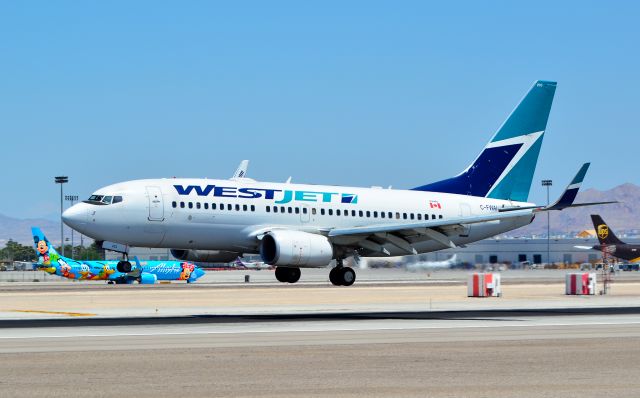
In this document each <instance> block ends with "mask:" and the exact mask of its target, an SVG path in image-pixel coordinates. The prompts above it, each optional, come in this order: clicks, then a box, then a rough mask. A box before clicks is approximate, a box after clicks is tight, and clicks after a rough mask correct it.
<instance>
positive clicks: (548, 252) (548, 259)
mask: <svg viewBox="0 0 640 398" xmlns="http://www.w3.org/2000/svg"><path fill="white" fill-rule="evenodd" d="M551 185H553V181H552V180H542V186H543V187H547V206H549V187H550V186H551ZM549 213H550V212H549V211H547V264H551V246H550V241H549V238H550V236H549V235H550V227H549V225H550V224H551V218H550V214H549Z"/></svg>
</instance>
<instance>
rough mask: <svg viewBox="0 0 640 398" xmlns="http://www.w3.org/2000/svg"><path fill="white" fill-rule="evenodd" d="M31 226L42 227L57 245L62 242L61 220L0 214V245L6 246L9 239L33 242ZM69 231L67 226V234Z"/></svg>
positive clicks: (24, 243) (27, 243)
mask: <svg viewBox="0 0 640 398" xmlns="http://www.w3.org/2000/svg"><path fill="white" fill-rule="evenodd" d="M31 227H40V229H42V231H43V232H44V233H45V234H46V235H47V238H48V239H49V240H51V241H52V242H54V244H55V245H59V244H60V222H55V221H51V220H47V219H44V218H36V219H19V218H13V217H8V216H5V215H2V214H0V247H4V246H5V245H6V243H7V241H8V240H9V239H13V240H14V241H16V242H18V243H22V244H23V245H30V244H32V243H33V241H32V239H33V238H32V237H31ZM67 233H69V232H68V228H65V236H67V235H66V234H67Z"/></svg>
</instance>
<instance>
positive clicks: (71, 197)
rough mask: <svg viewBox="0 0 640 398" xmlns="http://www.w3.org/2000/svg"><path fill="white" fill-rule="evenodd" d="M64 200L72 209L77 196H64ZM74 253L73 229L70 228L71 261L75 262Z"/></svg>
mask: <svg viewBox="0 0 640 398" xmlns="http://www.w3.org/2000/svg"><path fill="white" fill-rule="evenodd" d="M64 200H66V201H69V202H71V207H73V204H74V203H75V202H77V201H78V195H64ZM81 240H82V238H81ZM74 251H75V246H74V245H73V228H71V259H73V260H75V257H74V254H73V253H74Z"/></svg>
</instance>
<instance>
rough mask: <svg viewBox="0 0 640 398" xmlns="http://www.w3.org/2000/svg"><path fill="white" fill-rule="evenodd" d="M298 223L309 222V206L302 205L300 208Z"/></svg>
mask: <svg viewBox="0 0 640 398" xmlns="http://www.w3.org/2000/svg"><path fill="white" fill-rule="evenodd" d="M300 207H301V209H300V221H302V222H303V223H307V222H309V220H310V218H311V214H310V213H311V209H310V208H309V206H307V205H305V204H303V205H302V206H300Z"/></svg>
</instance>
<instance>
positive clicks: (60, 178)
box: [55, 176, 69, 256]
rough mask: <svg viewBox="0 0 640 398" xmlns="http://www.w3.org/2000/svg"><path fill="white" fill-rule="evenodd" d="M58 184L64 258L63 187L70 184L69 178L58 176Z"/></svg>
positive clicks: (61, 248)
mask: <svg viewBox="0 0 640 398" xmlns="http://www.w3.org/2000/svg"><path fill="white" fill-rule="evenodd" d="M55 182H56V184H60V251H61V252H62V255H63V256H64V227H63V226H64V224H63V222H62V212H63V211H64V202H63V201H62V196H63V195H62V186H63V185H64V184H66V183H67V182H69V177H67V176H58V177H55Z"/></svg>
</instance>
